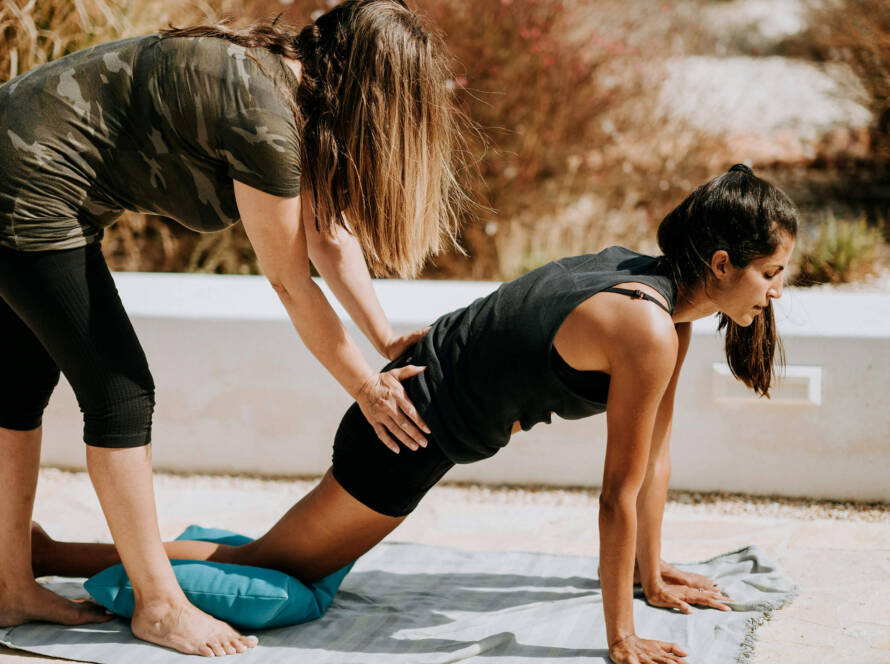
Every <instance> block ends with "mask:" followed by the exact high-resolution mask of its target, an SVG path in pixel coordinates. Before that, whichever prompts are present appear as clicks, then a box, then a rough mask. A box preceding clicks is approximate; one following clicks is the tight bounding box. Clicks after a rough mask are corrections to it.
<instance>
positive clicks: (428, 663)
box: [0, 543, 794, 664]
mask: <svg viewBox="0 0 890 664" xmlns="http://www.w3.org/2000/svg"><path fill="white" fill-rule="evenodd" d="M677 566H678V567H680V568H682V569H686V570H689V571H693V572H698V573H699V574H704V575H706V576H709V577H711V578H713V579H714V580H716V581H717V583H718V584H719V585H720V586H721V588H722V589H723V590H724V591H725V592H726V593H727V594H728V595H729V596H730V597H732V598H733V599H734V600H735V602H734V603H733V608H734V610H733V611H732V612H731V613H727V612H723V611H717V610H713V609H703V608H696V609H694V613H693V614H692V615H684V614H681V613H676V612H673V611H669V610H666V609H658V608H653V607H650V606H649V605H647V604H646V603H645V601H644V600H643V599H642V598H641V597H637V598H636V599H635V600H634V620H635V623H636V630H637V634H639V635H640V636H643V637H645V638H650V639H659V640H664V641H674V642H676V643H678V644H679V645H681V646H682V647H683V648H685V649H686V650H687V651H689V652H690V653H691V654H690V657H689V658H688V661H689V663H690V664H735V663H737V662H746V661H749V659H750V657H751V655H752V652H753V644H754V639H755V629H756V628H757V626H758V625H759V624H760V623H761V622H763V620H764V619H766V618H767V617H768V616H769V613H770V612H771V611H773V610H775V609H778V608H780V607H781V606H783V605H784V604H785V603H787V602H788V601H790V600H791V599H792V597H793V595H794V586H793V585H792V583H791V582H790V580H789V579H788V578H787V577H786V576H785V575H784V574H783V573H782V571H781V570H780V569H779V568H778V567H777V565H776V564H775V563H773V562H771V561H770V560H769V558H768V557H767V556H766V555H765V554H764V553H763V551H761V550H760V549H759V548H758V547H756V546H751V547H747V548H745V549H741V550H739V551H734V552H731V553H726V554H723V555H721V556H718V557H716V558H713V559H711V560H708V561H705V562H702V563H695V564H684V565H677ZM596 570H597V561H596V559H595V558H591V557H585V556H563V555H553V554H544V553H526V552H508V553H503V552H491V553H488V552H485V553H481V552H475V551H465V550H460V549H452V548H445V547H433V546H426V545H420V544H407V543H405V544H401V543H383V544H380V545H378V546H376V547H375V548H374V549H372V550H371V551H370V552H369V553H367V554H366V555H364V556H363V557H362V558H360V559H359V560H358V562H357V563H356V565H355V567H354V568H353V571H352V572H350V574H349V575H348V576H347V577H346V579H345V580H344V582H343V585H342V586H341V589H340V592H339V594H338V595H337V597H336V598H335V599H334V602H333V604H332V605H331V607H330V609H329V610H328V612H327V614H326V615H325V616H324V617H323V618H321V619H320V620H316V621H313V622H310V623H305V624H302V625H297V626H295V627H286V628H280V629H272V630H267V631H264V632H258V633H257V636H259V638H260V645H259V647H257V648H255V649H254V650H252V651H251V652H249V653H247V654H244V655H235V656H234V659H233V660H232V661H233V662H234V663H238V662H241V663H242V664H246V663H247V662H250V661H254V662H262V663H263V664H274V663H276V662H281V663H285V662H287V663H292V662H300V663H301V664H328V663H330V664H409V663H410V664H445V663H447V662H476V663H482V662H489V664H530V663H531V662H554V663H556V662H559V663H561V664H576V663H580V662H585V663H587V662H589V663H591V664H600V663H602V664H608V662H609V659H608V651H607V647H606V633H605V626H604V623H603V610H602V608H603V607H602V595H601V592H600V584H599V581H598V579H597V578H596ZM44 581H45V582H46V585H47V586H48V587H50V588H51V589H53V590H55V591H57V592H60V593H61V594H63V595H65V596H66V597H71V598H75V597H86V596H87V595H86V593H85V592H84V590H83V587H82V585H81V583H80V582H79V581H78V580H72V579H56V578H52V579H45V580H44ZM0 643H3V644H4V645H6V646H9V647H11V648H18V649H21V650H27V651H29V652H33V653H39V654H43V655H49V656H53V657H65V658H70V659H76V660H82V661H87V662H99V663H102V664H131V663H132V662H139V663H140V664H180V663H184V662H191V663H194V662H196V661H198V660H197V659H195V658H194V657H190V656H186V655H181V654H179V653H176V652H174V651H172V650H167V649H164V648H159V647H156V646H153V645H150V644H147V643H144V642H142V641H139V640H137V639H135V638H133V637H132V635H131V634H130V630H129V627H128V624H127V623H126V622H124V621H122V620H119V619H115V620H113V621H112V622H109V623H104V624H100V625H86V626H81V627H62V626H58V625H50V624H45V623H32V624H27V625H22V626H20V627H12V628H0ZM492 657H494V658H496V659H489V658H492Z"/></svg>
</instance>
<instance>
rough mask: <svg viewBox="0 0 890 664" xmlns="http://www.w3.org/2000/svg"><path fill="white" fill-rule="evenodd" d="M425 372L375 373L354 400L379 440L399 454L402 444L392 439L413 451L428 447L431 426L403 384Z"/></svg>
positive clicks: (409, 368) (404, 369) (412, 368)
mask: <svg viewBox="0 0 890 664" xmlns="http://www.w3.org/2000/svg"><path fill="white" fill-rule="evenodd" d="M414 334H417V333H416V332H415V333H414ZM421 336H422V335H421ZM424 369H426V367H417V366H414V365H412V364H409V365H407V366H404V367H400V368H398V369H392V370H390V371H387V372H385V373H381V374H374V375H373V376H371V377H370V378H369V379H368V380H366V381H365V383H364V384H363V385H362V386H361V388H360V389H359V391H358V394H357V395H356V397H355V400H356V402H357V403H358V407H359V408H361V410H362V413H363V414H364V416H365V418H366V419H367V420H368V422H370V424H371V426H372V427H374V432H375V433H376V434H377V437H378V438H380V440H381V441H382V442H383V444H384V445H386V446H387V447H388V448H389V449H391V450H392V451H393V452H395V453H396V454H398V453H399V445H398V443H396V441H395V440H393V436H395V437H396V438H398V439H399V440H400V441H402V444H403V445H405V446H406V447H408V448H409V449H411V450H414V451H416V450H417V449H418V447H426V438H425V437H424V435H423V432H426V433H429V432H430V430H429V427H427V425H426V423H425V422H424V421H423V419H421V417H420V415H419V414H418V412H417V410H416V409H415V408H414V404H412V403H411V400H410V399H409V398H408V395H407V394H406V393H405V388H404V387H402V383H401V381H403V380H405V379H406V378H410V377H411V376H416V375H417V374H419V373H420V372H421V371H423V370H424ZM421 429H422V430H423V431H421Z"/></svg>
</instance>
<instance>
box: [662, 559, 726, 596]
mask: <svg viewBox="0 0 890 664" xmlns="http://www.w3.org/2000/svg"><path fill="white" fill-rule="evenodd" d="M661 578H662V579H664V580H665V581H667V582H668V583H675V584H677V585H678V586H689V587H690V588H695V589H696V590H698V589H699V588H701V589H703V590H715V591H717V592H720V587H719V586H718V585H717V584H716V583H715V582H714V581H713V580H711V579H709V578H708V577H706V576H702V575H701V574H693V573H692V572H684V571H682V570H679V569H677V568H676V567H674V566H673V565H669V564H668V563H666V562H662V563H661ZM726 599H729V597H726Z"/></svg>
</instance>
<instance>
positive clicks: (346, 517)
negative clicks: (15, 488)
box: [33, 470, 405, 583]
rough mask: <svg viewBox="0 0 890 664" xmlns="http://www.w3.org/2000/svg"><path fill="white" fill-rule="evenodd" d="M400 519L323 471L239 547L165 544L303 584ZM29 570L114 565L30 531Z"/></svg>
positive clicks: (84, 571) (180, 553) (83, 571)
mask: <svg viewBox="0 0 890 664" xmlns="http://www.w3.org/2000/svg"><path fill="white" fill-rule="evenodd" d="M404 518H405V517H391V516H386V515H383V514H380V513H378V512H375V511H374V510H372V509H370V508H368V507H365V506H364V505H363V504H362V503H360V502H358V501H357V500H356V499H355V498H353V497H352V496H350V495H349V494H348V493H347V492H346V490H345V489H343V487H342V486H340V484H339V483H338V482H337V480H335V479H334V476H333V475H332V474H331V471H330V470H329V471H328V472H327V473H325V475H324V477H323V478H322V479H321V481H320V482H319V484H318V485H317V486H316V487H315V488H314V489H312V491H310V492H309V493H308V494H306V495H305V496H304V497H303V498H302V499H301V500H300V501H299V502H298V503H297V504H296V505H294V506H293V507H292V508H291V509H290V510H288V512H287V514H285V515H284V516H283V517H282V518H281V519H279V521H278V523H276V524H275V525H274V526H273V527H272V528H271V530H269V532H267V533H266V534H265V535H263V536H262V537H261V538H259V539H258V540H256V541H254V542H251V543H250V544H245V545H243V546H226V545H223V544H215V543H212V542H198V541H194V540H180V541H175V542H166V543H165V544H164V549H165V551H166V554H167V556H168V557H170V558H181V559H186V560H211V561H214V562H224V563H233V564H236V565H253V566H256V567H266V568H270V569H277V570H280V571H282V572H286V573H287V574H290V575H292V576H294V577H296V578H298V579H300V580H301V581H303V582H304V583H311V582H312V581H316V580H318V579H320V578H322V577H323V576H327V575H328V574H330V573H331V572H334V571H336V570H338V569H340V568H341V567H343V566H344V565H346V564H347V563H349V562H352V561H353V560H355V559H356V558H358V557H359V556H360V555H362V554H363V553H365V552H366V551H368V550H369V549H370V548H371V547H373V546H374V545H375V544H377V543H378V542H379V541H380V540H382V539H383V538H384V537H386V535H388V534H389V533H390V532H391V531H392V530H393V529H394V528H395V527H396V526H398V525H399V524H400V523H401V522H402V521H403V520H404ZM33 537H34V542H35V546H34V552H35V557H34V568H35V570H38V571H39V572H40V573H43V574H57V575H62V576H90V575H92V574H95V573H96V572H98V571H101V570H102V569H104V568H105V567H108V566H110V565H114V564H117V563H118V562H120V560H119V558H118V555H117V551H116V550H115V548H114V545H112V544H88V543H79V542H54V541H52V540H50V539H49V538H48V537H47V536H46V535H45V533H43V531H42V530H40V528H39V526H35V529H34V531H33Z"/></svg>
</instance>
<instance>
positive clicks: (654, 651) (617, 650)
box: [609, 634, 687, 664]
mask: <svg viewBox="0 0 890 664" xmlns="http://www.w3.org/2000/svg"><path fill="white" fill-rule="evenodd" d="M686 656H687V653H686V651H685V650H683V649H682V648H681V647H680V646H678V645H677V644H676V643H669V642H668V641H650V640H649V639H641V638H640V637H639V636H637V635H636V634H631V635H630V636H628V637H626V638H623V639H621V640H619V641H616V642H615V643H613V644H612V645H610V646H609V658H610V659H611V660H612V661H613V662H614V664H678V663H679V664H685V662H686V660H685V659H683V658H684V657H686Z"/></svg>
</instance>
